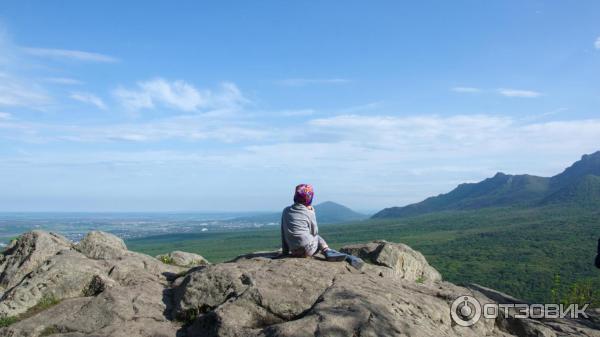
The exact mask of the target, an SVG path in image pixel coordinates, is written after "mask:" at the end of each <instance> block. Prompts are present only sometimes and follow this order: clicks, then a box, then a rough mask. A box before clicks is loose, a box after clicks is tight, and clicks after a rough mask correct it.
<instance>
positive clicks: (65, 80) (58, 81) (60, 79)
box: [42, 77, 83, 85]
mask: <svg viewBox="0 0 600 337" xmlns="http://www.w3.org/2000/svg"><path fill="white" fill-rule="evenodd" d="M42 81H44V82H48V83H56V84H64V85H80V84H83V81H80V80H77V79H74V78H68V77H46V78H44V79H42Z"/></svg>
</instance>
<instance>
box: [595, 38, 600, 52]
mask: <svg viewBox="0 0 600 337" xmlns="http://www.w3.org/2000/svg"><path fill="white" fill-rule="evenodd" d="M594 47H595V48H596V49H600V36H598V38H596V41H595V42H594Z"/></svg>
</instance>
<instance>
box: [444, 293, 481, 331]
mask: <svg viewBox="0 0 600 337" xmlns="http://www.w3.org/2000/svg"><path fill="white" fill-rule="evenodd" d="M450 316H452V320H453V321H454V322H455V323H456V324H458V325H460V326H471V325H473V324H475V323H477V321H479V319H480V318H481V303H479V301H478V300H477V299H475V297H473V296H460V297H458V298H456V299H455V300H454V302H452V306H451V307H450Z"/></svg>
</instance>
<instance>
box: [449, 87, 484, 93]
mask: <svg viewBox="0 0 600 337" xmlns="http://www.w3.org/2000/svg"><path fill="white" fill-rule="evenodd" d="M452 91H454V92H460V93H468V94H476V93H480V92H482V91H483V90H481V89H479V88H474V87H453V88H452Z"/></svg>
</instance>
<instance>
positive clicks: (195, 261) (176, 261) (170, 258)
mask: <svg viewBox="0 0 600 337" xmlns="http://www.w3.org/2000/svg"><path fill="white" fill-rule="evenodd" d="M156 258H157V259H159V260H160V261H161V262H163V263H166V264H172V265H175V266H180V267H187V268H191V267H198V266H204V265H207V264H210V263H209V262H208V260H206V259H205V258H204V257H202V256H201V255H198V254H194V253H188V252H182V251H179V250H175V251H172V252H170V253H168V254H163V255H158V256H157V257H156Z"/></svg>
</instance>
